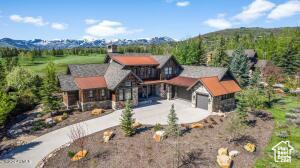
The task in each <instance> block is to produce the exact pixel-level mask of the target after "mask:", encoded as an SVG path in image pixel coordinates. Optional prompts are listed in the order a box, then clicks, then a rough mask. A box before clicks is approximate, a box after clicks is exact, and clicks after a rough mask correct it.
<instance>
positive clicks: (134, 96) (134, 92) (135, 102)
mask: <svg viewBox="0 0 300 168" xmlns="http://www.w3.org/2000/svg"><path fill="white" fill-rule="evenodd" d="M132 104H133V105H134V106H137V105H138V104H139V89H138V87H134V88H132Z"/></svg>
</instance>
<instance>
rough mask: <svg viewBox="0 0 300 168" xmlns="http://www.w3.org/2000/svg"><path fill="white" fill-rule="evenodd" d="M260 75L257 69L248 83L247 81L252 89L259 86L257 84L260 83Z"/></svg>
mask: <svg viewBox="0 0 300 168" xmlns="http://www.w3.org/2000/svg"><path fill="white" fill-rule="evenodd" d="M260 75H261V72H260V70H259V69H256V70H255V71H254V72H253V74H252V76H251V78H250V81H249V84H250V85H251V86H252V87H258V85H259V82H260V81H261V78H260Z"/></svg>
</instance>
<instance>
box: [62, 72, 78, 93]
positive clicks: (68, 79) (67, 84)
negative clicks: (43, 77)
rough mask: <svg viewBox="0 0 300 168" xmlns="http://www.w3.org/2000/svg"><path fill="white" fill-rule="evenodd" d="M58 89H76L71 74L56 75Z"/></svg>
mask: <svg viewBox="0 0 300 168" xmlns="http://www.w3.org/2000/svg"><path fill="white" fill-rule="evenodd" d="M57 77H58V80H59V85H60V89H61V90H62V91H66V92H67V91H76V90H78V87H77V85H76V83H75V81H74V78H73V77H72V76H71V75H58V76H57Z"/></svg>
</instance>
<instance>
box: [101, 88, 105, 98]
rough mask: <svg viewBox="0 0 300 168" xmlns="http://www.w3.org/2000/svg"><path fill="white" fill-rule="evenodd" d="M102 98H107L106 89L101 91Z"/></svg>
mask: <svg viewBox="0 0 300 168" xmlns="http://www.w3.org/2000/svg"><path fill="white" fill-rule="evenodd" d="M101 96H102V97H104V96H105V89H102V90H101Z"/></svg>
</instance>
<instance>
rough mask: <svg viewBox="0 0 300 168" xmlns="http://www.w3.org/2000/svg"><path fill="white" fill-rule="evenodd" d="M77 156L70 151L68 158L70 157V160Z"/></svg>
mask: <svg viewBox="0 0 300 168" xmlns="http://www.w3.org/2000/svg"><path fill="white" fill-rule="evenodd" d="M75 154H76V153H75V152H73V151H68V156H69V157H70V158H72V157H74V156H75Z"/></svg>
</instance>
